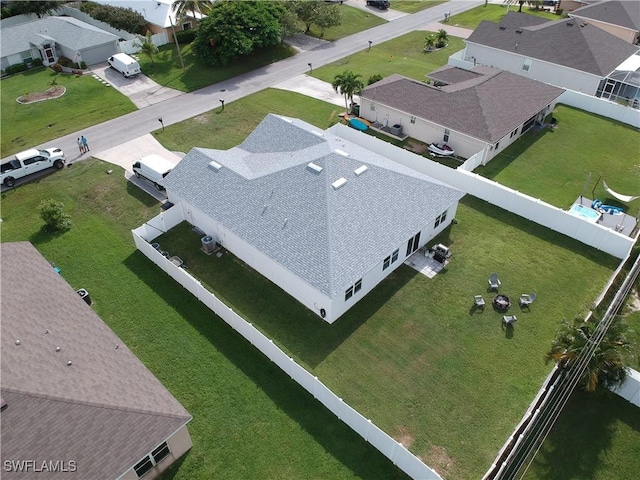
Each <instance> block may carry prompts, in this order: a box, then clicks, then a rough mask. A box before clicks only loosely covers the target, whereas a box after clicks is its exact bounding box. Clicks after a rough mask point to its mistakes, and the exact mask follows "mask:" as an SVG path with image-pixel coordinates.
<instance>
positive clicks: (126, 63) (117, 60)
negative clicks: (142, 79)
mask: <svg viewBox="0 0 640 480" xmlns="http://www.w3.org/2000/svg"><path fill="white" fill-rule="evenodd" d="M107 63H108V64H109V66H110V67H111V68H113V69H114V70H117V71H119V72H120V73H121V74H122V75H124V77H125V78H129V77H133V76H134V75H138V74H139V73H140V72H141V70H140V64H139V63H138V62H137V61H136V59H135V58H131V57H130V56H129V55H127V54H126V53H116V54H115V55H113V56H112V57H109V60H107Z"/></svg>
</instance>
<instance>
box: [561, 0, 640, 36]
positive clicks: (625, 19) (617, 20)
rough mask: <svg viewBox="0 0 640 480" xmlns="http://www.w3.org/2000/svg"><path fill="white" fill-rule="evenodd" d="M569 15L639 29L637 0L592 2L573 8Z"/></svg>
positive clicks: (639, 20)
mask: <svg viewBox="0 0 640 480" xmlns="http://www.w3.org/2000/svg"><path fill="white" fill-rule="evenodd" d="M570 15H571V16H572V17H573V16H575V17H580V18H586V19H589V18H591V19H593V20H601V21H603V22H607V23H611V24H613V25H620V26H621V27H625V28H630V29H632V30H640V1H638V0H624V1H618V0H611V1H603V2H598V3H593V4H591V5H586V6H584V7H581V8H578V9H576V10H574V11H573V12H571V13H570Z"/></svg>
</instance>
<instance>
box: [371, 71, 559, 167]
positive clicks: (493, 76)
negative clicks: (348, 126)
mask: <svg viewBox="0 0 640 480" xmlns="http://www.w3.org/2000/svg"><path fill="white" fill-rule="evenodd" d="M428 77H429V80H430V83H429V84H427V83H426V82H419V81H417V80H413V79H410V78H406V77H403V76H401V75H397V74H395V75H391V76H389V77H387V78H385V79H383V80H381V81H379V82H376V83H374V84H373V85H370V86H368V87H366V88H365V89H364V91H363V92H362V94H361V95H360V103H361V107H360V116H361V117H364V118H366V119H367V120H369V121H370V122H373V123H374V124H380V123H382V124H383V125H400V126H401V127H402V132H403V133H404V134H407V135H409V136H410V137H413V138H415V139H417V140H421V141H423V142H426V143H432V142H446V143H447V144H448V145H449V146H451V147H452V148H453V149H454V150H455V152H456V154H457V155H460V156H462V157H465V158H468V157H470V156H472V155H474V154H476V153H478V152H482V153H481V154H482V155H483V159H482V163H483V164H486V163H487V162H489V161H490V160H491V159H492V158H493V157H494V156H495V155H497V154H498V153H499V152H500V151H502V150H503V149H504V148H506V147H507V146H509V145H510V144H511V143H513V142H514V141H516V140H517V139H518V138H520V136H521V135H523V134H524V133H526V132H527V131H528V130H529V129H530V128H531V127H533V126H534V124H535V123H536V122H542V121H543V120H544V118H545V116H547V115H548V114H550V113H551V112H553V109H554V107H555V104H556V101H557V99H558V97H559V96H560V95H561V94H562V93H563V91H564V90H563V89H561V88H557V87H554V86H551V85H546V84H543V83H540V82H536V81H535V80H530V79H527V78H523V77H520V76H518V75H514V74H512V73H509V72H503V71H501V70H498V69H495V68H490V67H485V66H476V67H473V68H471V69H470V70H466V69H463V68H458V67H453V66H445V67H442V68H440V69H438V70H435V71H434V72H431V73H430V74H429V75H428Z"/></svg>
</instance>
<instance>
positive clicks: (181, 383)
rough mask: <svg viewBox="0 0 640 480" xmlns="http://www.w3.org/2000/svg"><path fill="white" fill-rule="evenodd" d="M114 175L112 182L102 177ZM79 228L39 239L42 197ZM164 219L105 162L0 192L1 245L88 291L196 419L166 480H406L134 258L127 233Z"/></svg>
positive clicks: (215, 320) (237, 338) (83, 165)
mask: <svg viewBox="0 0 640 480" xmlns="http://www.w3.org/2000/svg"><path fill="white" fill-rule="evenodd" d="M107 169H110V170H114V173H113V174H111V175H107V174H106V172H105V171H106V170H107ZM45 198H55V199H57V200H62V201H63V202H64V203H65V207H66V210H67V211H68V212H69V213H70V214H71V217H72V221H73V227H72V229H71V230H70V231H69V232H67V233H65V234H63V235H60V236H50V235H48V234H43V233H41V232H40V226H41V224H42V221H41V220H40V218H39V217H38V214H37V206H38V204H39V203H40V201H41V200H42V199H45ZM159 211H160V208H159V204H158V203H157V202H156V201H155V200H153V199H152V198H151V197H149V196H147V195H146V194H145V193H143V192H142V191H141V190H140V189H139V188H137V187H135V186H134V185H133V184H131V183H128V182H126V181H125V179H124V177H123V171H122V169H120V168H119V167H114V166H113V165H111V164H106V163H104V162H101V161H98V160H91V161H86V162H84V161H83V162H81V163H76V164H75V165H74V166H73V167H72V168H65V169H64V170H61V171H59V172H57V173H56V174H55V175H51V176H48V177H46V178H44V179H41V180H40V181H38V182H35V183H31V184H28V185H24V186H22V187H19V188H17V189H16V190H12V191H9V192H7V193H3V194H2V219H3V222H2V223H0V232H1V234H2V241H4V242H9V241H19V240H28V241H31V242H32V243H33V244H34V245H35V246H36V248H38V250H39V251H40V252H41V253H42V254H43V255H44V256H45V258H47V259H48V260H50V261H53V262H55V264H56V265H57V266H58V267H60V268H61V270H62V275H63V277H64V278H65V279H66V280H67V281H68V282H69V283H70V285H71V286H72V287H74V288H79V287H83V288H86V289H87V290H88V291H89V292H90V294H91V297H92V299H93V301H94V307H93V308H94V309H95V311H96V312H97V313H98V314H99V315H100V316H101V317H102V319H103V320H104V321H105V322H106V323H107V324H108V325H109V326H110V327H111V328H112V329H113V330H114V332H115V333H116V334H117V335H118V336H120V338H121V339H122V340H123V341H124V342H125V343H126V344H127V345H128V346H129V347H130V348H131V350H133V352H134V353H135V354H136V355H137V356H138V357H139V358H140V360H141V361H142V362H144V364H145V365H146V366H147V367H148V368H150V369H151V371H152V372H153V373H154V374H155V375H156V376H157V377H158V379H159V380H160V381H161V382H162V383H163V384H164V385H165V386H166V387H167V388H168V389H169V390H170V391H171V392H172V394H173V395H174V396H175V397H176V398H177V399H178V400H179V401H180V402H181V403H182V404H183V405H184V406H185V408H186V409H187V410H188V411H189V412H190V413H191V414H192V415H193V417H194V418H193V421H192V422H191V423H190V424H189V431H190V433H191V438H192V440H193V448H192V449H191V450H190V452H189V453H188V454H187V455H186V457H184V458H183V459H182V460H181V461H179V462H178V463H177V466H176V467H175V468H173V469H172V471H170V472H169V473H168V474H167V475H165V476H164V477H163V478H164V479H165V480H166V479H176V480H177V479H185V480H193V479H221V480H224V479H229V480H244V479H246V480H253V479H274V480H276V479H277V480H282V479H291V480H299V479H327V478H331V479H380V480H386V479H406V478H407V477H406V476H405V475H404V474H403V473H402V472H400V471H399V470H398V469H397V468H396V467H395V466H393V464H392V463H391V462H390V461H389V460H387V459H386V458H385V457H383V456H382V455H381V454H380V453H379V452H378V451H377V450H375V449H374V448H373V447H371V446H370V445H368V444H367V443H365V442H364V440H363V439H362V438H361V437H359V436H358V435H357V434H355V433H353V431H352V430H351V429H350V428H349V427H348V426H346V425H345V424H343V423H342V422H341V421H339V420H338V419H337V418H335V417H334V416H333V415H332V414H331V413H329V412H328V411H327V410H326V409H325V408H324V407H323V406H321V405H320V404H319V403H318V402H317V401H316V400H315V399H314V398H313V397H312V396H310V395H309V394H307V393H306V392H305V391H304V390H303V389H302V388H301V387H299V386H298V385H297V384H296V383H294V382H293V381H291V379H289V377H288V376H287V375H285V374H283V373H282V372H281V371H280V369H279V368H278V367H277V366H275V365H274V364H273V363H271V362H270V361H268V360H267V359H266V358H265V357H264V356H263V355H261V354H260V353H257V352H256V350H255V349H254V347H252V346H251V345H250V344H249V343H248V342H246V341H245V340H244V339H242V338H241V337H240V336H239V335H238V334H237V333H235V332H234V331H233V330H232V329H230V328H229V327H228V326H227V325H226V324H225V323H224V322H222V321H221V320H220V319H219V318H217V317H216V316H215V315H213V314H212V313H211V312H210V311H209V310H208V309H207V308H205V307H204V306H203V304H201V303H200V302H198V301H197V300H195V299H194V298H193V296H192V295H191V294H189V293H188V292H187V291H186V290H184V289H181V288H179V287H176V284H175V282H174V281H173V280H171V279H170V277H168V276H167V275H165V274H164V273H161V272H159V271H158V270H157V269H156V268H154V267H153V266H151V265H150V264H149V261H148V260H147V259H146V258H145V257H144V256H143V255H142V254H140V253H138V252H137V251H136V250H135V246H134V244H133V239H132V238H131V233H130V229H132V228H135V227H137V226H139V225H140V224H141V223H143V222H144V221H146V220H148V219H149V218H151V217H152V216H153V215H155V214H157V213H158V212H159Z"/></svg>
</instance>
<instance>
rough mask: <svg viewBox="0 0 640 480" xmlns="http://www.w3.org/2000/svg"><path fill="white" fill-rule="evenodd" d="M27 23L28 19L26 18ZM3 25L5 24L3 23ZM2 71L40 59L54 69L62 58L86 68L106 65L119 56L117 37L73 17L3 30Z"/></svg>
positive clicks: (0, 33) (0, 34)
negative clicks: (112, 56) (114, 55)
mask: <svg viewBox="0 0 640 480" xmlns="http://www.w3.org/2000/svg"><path fill="white" fill-rule="evenodd" d="M24 18H26V19H28V17H24ZM3 22H4V21H3ZM0 43H1V44H2V54H1V55H2V57H1V68H2V70H4V69H6V68H7V67H8V66H10V65H16V64H19V63H26V64H30V63H31V62H33V60H34V59H36V58H41V59H42V63H43V64H44V65H51V64H54V63H56V62H57V61H58V59H59V58H60V57H66V58H69V59H70V60H72V61H74V62H77V63H80V62H82V61H84V62H85V63H86V64H87V65H93V64H96V63H100V62H106V61H107V58H109V57H110V56H111V55H113V54H114V53H117V52H118V49H117V48H118V37H117V36H116V35H113V34H111V33H109V32H105V31H104V30H101V29H99V28H97V27H94V26H93V25H89V24H88V23H85V22H82V21H80V20H78V19H75V18H72V17H45V18H40V19H28V20H27V21H26V22H23V23H18V24H11V25H7V26H5V24H4V23H2V26H1V28H0Z"/></svg>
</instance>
